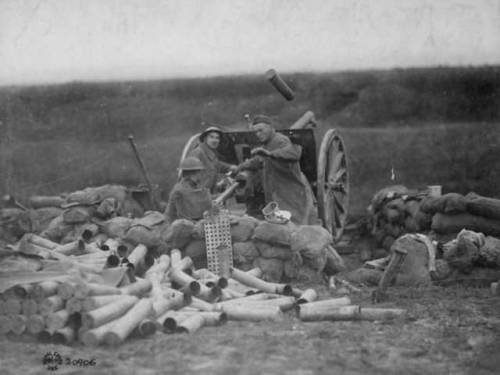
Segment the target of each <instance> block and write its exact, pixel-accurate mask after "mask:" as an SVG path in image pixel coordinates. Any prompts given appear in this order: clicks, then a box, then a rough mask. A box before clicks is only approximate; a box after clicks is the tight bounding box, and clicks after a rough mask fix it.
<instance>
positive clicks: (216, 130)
mask: <svg viewBox="0 0 500 375" xmlns="http://www.w3.org/2000/svg"><path fill="white" fill-rule="evenodd" d="M209 133H219V136H220V137H222V130H221V129H220V128H218V127H217V126H209V127H208V128H206V129H205V130H203V132H202V133H201V134H200V142H203V140H204V139H205V137H206V136H207V135H208V134H209Z"/></svg>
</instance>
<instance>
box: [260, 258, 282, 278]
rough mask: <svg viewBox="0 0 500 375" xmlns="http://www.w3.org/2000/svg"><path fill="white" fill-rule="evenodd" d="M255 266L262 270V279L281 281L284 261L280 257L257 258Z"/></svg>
mask: <svg viewBox="0 0 500 375" xmlns="http://www.w3.org/2000/svg"><path fill="white" fill-rule="evenodd" d="M253 264H254V267H259V268H260V269H261V270H262V279H263V280H265V281H271V282H280V281H281V277H282V276H283V268H284V262H283V261H282V260H279V259H267V258H261V257H259V258H256V259H255V260H254V263H253Z"/></svg>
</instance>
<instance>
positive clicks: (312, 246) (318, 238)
mask: <svg viewBox="0 0 500 375" xmlns="http://www.w3.org/2000/svg"><path fill="white" fill-rule="evenodd" d="M330 243H333V238H332V235H331V234H330V232H328V231H327V230H326V229H325V228H323V227H321V226H319V225H301V226H300V227H298V229H297V230H296V231H295V232H293V233H292V236H291V242H290V248H291V249H292V251H294V252H300V254H301V255H302V256H303V257H307V258H315V257H316V256H320V255H321V252H322V251H323V250H324V249H325V247H327V246H328V245H329V244H330Z"/></svg>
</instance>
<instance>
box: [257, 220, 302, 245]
mask: <svg viewBox="0 0 500 375" xmlns="http://www.w3.org/2000/svg"><path fill="white" fill-rule="evenodd" d="M295 230H297V226H296V225H295V224H293V223H292V222H288V223H286V224H274V223H268V222H267V221H261V222H260V223H259V225H257V227H256V228H255V232H254V235H253V238H254V239H256V240H260V241H263V242H267V243H271V244H275V245H284V246H289V245H290V238H291V236H292V233H293V232H294V231H295Z"/></svg>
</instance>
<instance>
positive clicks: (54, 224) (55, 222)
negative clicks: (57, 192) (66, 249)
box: [41, 214, 73, 243]
mask: <svg viewBox="0 0 500 375" xmlns="http://www.w3.org/2000/svg"><path fill="white" fill-rule="evenodd" d="M72 230H73V225H71V224H66V223H65V222H64V218H63V215H62V214H61V215H59V216H57V217H55V218H54V219H52V221H51V222H50V223H49V225H48V227H47V228H46V229H45V230H44V231H43V232H42V233H41V236H42V237H45V238H48V239H49V240H51V241H54V242H58V243H60V242H61V241H62V239H63V238H65V237H66V236H67V235H68V234H69V233H70V232H71V231H72Z"/></svg>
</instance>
